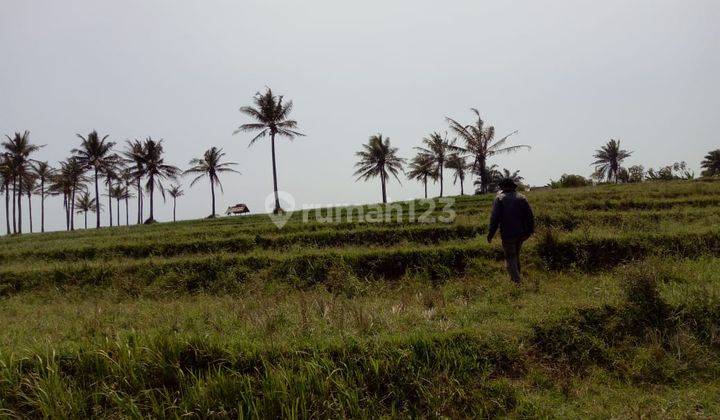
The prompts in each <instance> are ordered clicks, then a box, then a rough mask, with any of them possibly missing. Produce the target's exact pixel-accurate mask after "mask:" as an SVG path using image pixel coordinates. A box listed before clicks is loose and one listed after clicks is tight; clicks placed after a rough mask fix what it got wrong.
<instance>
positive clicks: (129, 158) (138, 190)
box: [123, 139, 145, 224]
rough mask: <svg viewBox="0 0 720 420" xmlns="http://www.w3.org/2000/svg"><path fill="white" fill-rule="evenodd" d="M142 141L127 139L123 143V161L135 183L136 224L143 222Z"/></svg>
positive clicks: (143, 172) (143, 173)
mask: <svg viewBox="0 0 720 420" xmlns="http://www.w3.org/2000/svg"><path fill="white" fill-rule="evenodd" d="M144 154H145V152H144V148H143V143H142V142H141V141H140V140H137V139H135V140H133V141H130V140H128V141H127V142H126V145H125V151H124V152H123V155H124V156H125V163H127V164H128V165H130V168H129V174H130V175H131V178H132V180H133V182H134V183H135V194H137V224H141V223H142V222H143V190H142V178H143V176H144V175H145V170H144V166H143V158H144Z"/></svg>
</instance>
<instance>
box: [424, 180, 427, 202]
mask: <svg viewBox="0 0 720 420" xmlns="http://www.w3.org/2000/svg"><path fill="white" fill-rule="evenodd" d="M423 186H424V187H425V199H426V200H427V175H425V176H424V177H423Z"/></svg>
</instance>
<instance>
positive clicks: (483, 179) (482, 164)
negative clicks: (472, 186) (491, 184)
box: [478, 158, 488, 194]
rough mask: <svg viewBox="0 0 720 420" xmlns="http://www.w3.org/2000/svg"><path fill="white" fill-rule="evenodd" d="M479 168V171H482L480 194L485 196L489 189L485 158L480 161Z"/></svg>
mask: <svg viewBox="0 0 720 420" xmlns="http://www.w3.org/2000/svg"><path fill="white" fill-rule="evenodd" d="M478 166H479V170H480V192H481V193H482V194H485V193H486V192H487V187H488V185H487V184H488V179H487V172H486V170H485V159H483V158H480V159H478Z"/></svg>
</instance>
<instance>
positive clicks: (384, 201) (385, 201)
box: [380, 171, 387, 204]
mask: <svg viewBox="0 0 720 420" xmlns="http://www.w3.org/2000/svg"><path fill="white" fill-rule="evenodd" d="M380 184H381V186H382V200H383V204H385V203H387V194H386V192H385V172H384V171H383V172H380Z"/></svg>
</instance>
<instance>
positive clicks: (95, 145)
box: [72, 130, 115, 229]
mask: <svg viewBox="0 0 720 420" xmlns="http://www.w3.org/2000/svg"><path fill="white" fill-rule="evenodd" d="M77 136H78V137H79V138H80V140H81V141H82V142H81V143H80V148H78V149H73V150H72V153H74V154H75V156H76V157H77V159H78V161H79V162H80V163H81V164H82V165H83V166H84V167H85V168H87V169H92V170H93V172H94V174H95V201H97V202H98V203H99V202H100V181H99V178H100V173H101V172H102V171H103V169H104V168H105V167H106V166H107V165H108V164H109V163H110V160H112V159H115V158H114V156H113V155H112V148H113V146H115V143H114V142H111V141H108V140H107V138H108V137H109V136H107V135H106V136H104V137H102V138H100V136H99V135H98V133H97V131H95V130H93V131H92V132H91V133H90V134H88V135H87V137H83V136H81V135H80V134H78V135H77ZM95 228H97V229H99V228H100V211H97V212H95Z"/></svg>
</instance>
